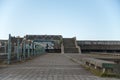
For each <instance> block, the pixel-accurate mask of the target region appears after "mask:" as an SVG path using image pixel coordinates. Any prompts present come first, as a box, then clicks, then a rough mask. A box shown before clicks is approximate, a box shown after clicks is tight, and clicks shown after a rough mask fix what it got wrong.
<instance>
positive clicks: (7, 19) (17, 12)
mask: <svg viewBox="0 0 120 80" xmlns="http://www.w3.org/2000/svg"><path fill="white" fill-rule="evenodd" d="M9 33H11V35H13V36H18V35H20V36H24V35H26V34H39V35H44V34H47V35H63V37H74V36H76V37H77V39H79V40H120V0H0V39H7V38H8V34H9Z"/></svg>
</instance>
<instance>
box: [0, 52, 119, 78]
mask: <svg viewBox="0 0 120 80" xmlns="http://www.w3.org/2000/svg"><path fill="white" fill-rule="evenodd" d="M0 80H119V79H113V78H111V79H110V78H99V77H96V76H94V75H93V74H91V73H90V72H88V71H86V70H85V69H84V68H82V67H81V66H80V65H79V64H77V63H75V62H72V61H71V60H70V59H69V58H67V57H65V55H64V54H55V53H49V54H45V55H42V56H40V57H37V58H35V59H33V60H29V61H27V62H24V63H21V64H14V65H10V66H8V67H7V68H2V69H0Z"/></svg>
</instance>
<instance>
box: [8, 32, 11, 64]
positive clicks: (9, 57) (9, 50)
mask: <svg viewBox="0 0 120 80" xmlns="http://www.w3.org/2000/svg"><path fill="white" fill-rule="evenodd" d="M10 62H11V34H9V39H8V64H10Z"/></svg>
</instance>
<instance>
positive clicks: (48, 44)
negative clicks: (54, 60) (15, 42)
mask: <svg viewBox="0 0 120 80" xmlns="http://www.w3.org/2000/svg"><path fill="white" fill-rule="evenodd" d="M34 44H35V45H36V46H41V47H44V49H54V43H53V42H34Z"/></svg>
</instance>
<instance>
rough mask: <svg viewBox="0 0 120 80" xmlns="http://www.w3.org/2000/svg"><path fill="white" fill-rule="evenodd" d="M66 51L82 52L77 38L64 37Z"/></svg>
mask: <svg viewBox="0 0 120 80" xmlns="http://www.w3.org/2000/svg"><path fill="white" fill-rule="evenodd" d="M63 47H64V53H80V48H79V47H78V46H77V44H76V38H63Z"/></svg>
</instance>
